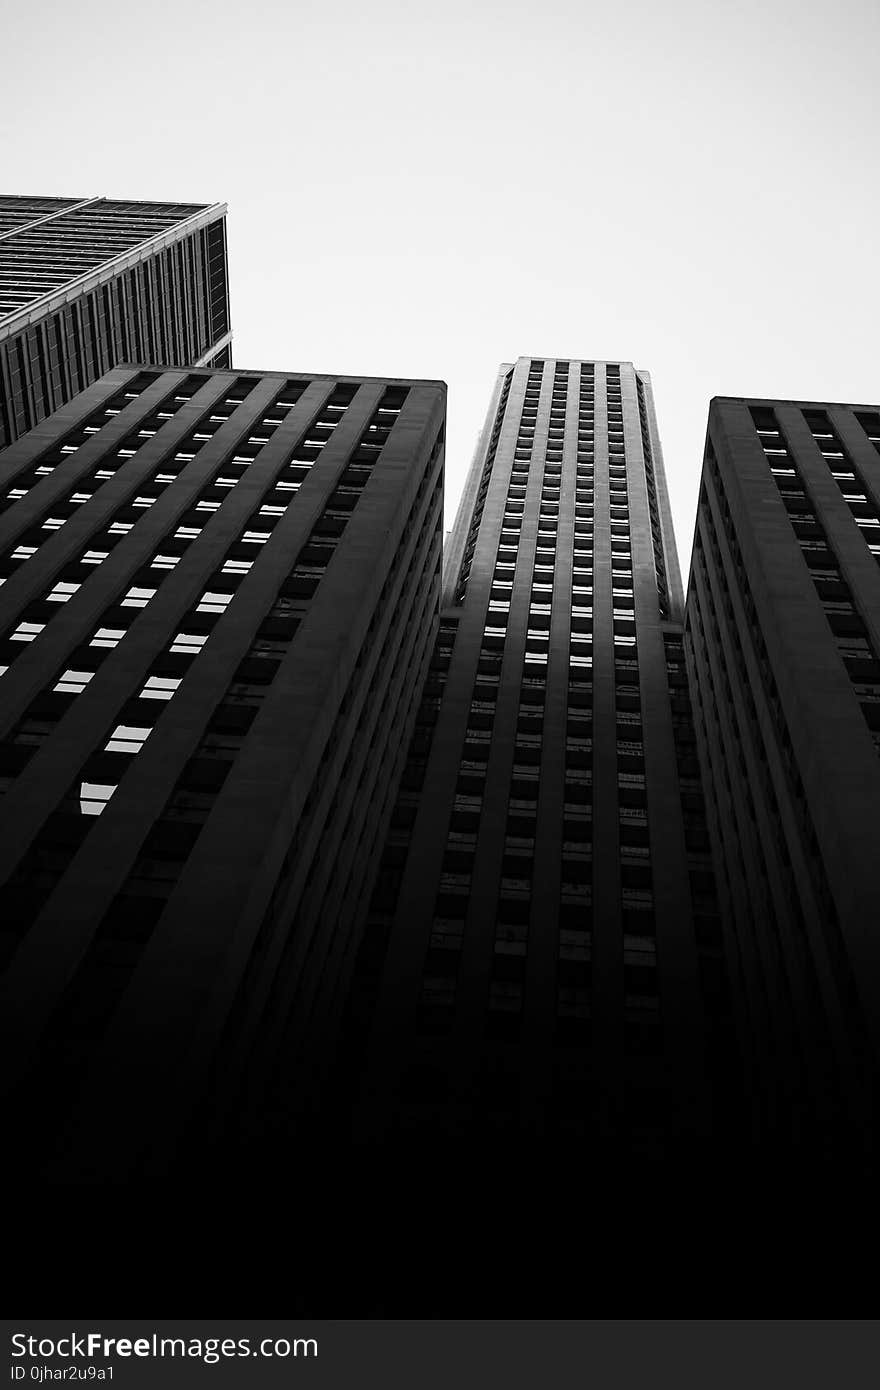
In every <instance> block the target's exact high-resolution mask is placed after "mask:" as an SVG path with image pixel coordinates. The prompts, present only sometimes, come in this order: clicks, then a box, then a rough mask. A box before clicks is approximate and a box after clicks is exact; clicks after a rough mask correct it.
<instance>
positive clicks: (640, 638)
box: [339, 358, 729, 1161]
mask: <svg viewBox="0 0 880 1390" xmlns="http://www.w3.org/2000/svg"><path fill="white" fill-rule="evenodd" d="M444 573H445V577H444V596H443V607H442V612H441V619H440V631H439V637H438V641H437V645H436V647H435V650H434V655H433V659H432V663H431V670H430V673H429V677H428V681H427V684H426V686H425V691H424V696H423V699H422V703H421V707H420V710H419V714H418V719H417V727H416V731H415V734H414V738H413V742H412V744H411V747H410V752H409V757H408V761H407V765H406V769H405V771H404V776H403V781H402V786H401V792H400V795H399V797H398V801H397V805H396V808H395V812H394V816H393V818H392V823H391V829H390V832H389V836H388V840H387V842H386V846H385V850H384V854H383V856H382V867H381V871H380V876H379V879H378V881H377V886H376V890H375V892H374V896H373V900H372V904H371V911H370V917H369V926H368V930H367V933H366V935H365V939H364V945H363V947H362V950H361V953H360V958H359V962H358V967H357V976H356V986H355V990H354V993H353V996H352V1002H351V1006H350V1009H349V1015H348V1019H347V1033H346V1037H347V1043H348V1048H349V1052H348V1053H347V1054H346V1056H345V1057H344V1059H343V1062H342V1063H341V1065H340V1068H339V1076H340V1084H341V1085H342V1086H345V1085H348V1087H349V1095H350V1097H351V1103H352V1105H353V1109H354V1116H355V1118H354V1122H353V1125H354V1129H353V1132H354V1136H355V1139H356V1140H357V1142H358V1143H363V1144H365V1145H367V1146H369V1145H370V1144H375V1145H376V1146H377V1148H378V1149H381V1148H382V1146H385V1147H386V1150H388V1151H390V1150H392V1149H393V1150H397V1149H399V1147H400V1145H402V1144H403V1145H405V1144H406V1143H408V1142H412V1143H414V1144H417V1145H418V1144H419V1143H421V1142H422V1141H424V1142H425V1144H426V1145H427V1146H428V1148H429V1149H431V1148H432V1147H433V1146H435V1145H436V1144H438V1143H440V1142H441V1140H442V1137H443V1136H448V1137H451V1138H452V1140H453V1142H455V1141H456V1140H462V1141H464V1142H465V1144H466V1146H467V1148H468V1152H470V1153H473V1152H474V1149H473V1147H472V1145H473V1143H474V1141H477V1142H480V1143H482V1142H484V1141H485V1142H488V1143H489V1144H492V1143H493V1142H494V1140H495V1139H499V1140H500V1141H501V1143H502V1147H504V1146H506V1145H507V1144H508V1140H509V1139H510V1137H511V1136H512V1135H515V1136H517V1138H518V1139H519V1140H527V1139H534V1140H535V1142H536V1144H537V1145H538V1146H539V1147H543V1148H544V1149H545V1150H546V1151H547V1152H551V1151H553V1152H556V1150H555V1149H553V1147H552V1146H553V1145H554V1144H556V1143H557V1142H558V1143H559V1144H561V1145H562V1151H566V1150H568V1148H569V1147H570V1146H571V1145H577V1144H578V1143H583V1144H585V1145H588V1146H589V1148H590V1151H591V1153H592V1154H593V1156H594V1157H595V1156H596V1155H597V1154H602V1155H604V1156H605V1157H607V1158H609V1159H614V1158H616V1157H623V1158H627V1157H630V1158H633V1159H634V1160H636V1161H638V1160H639V1159H640V1158H643V1157H646V1158H647V1157H651V1158H653V1157H656V1158H664V1157H669V1156H670V1155H671V1154H674V1153H676V1152H678V1151H679V1150H680V1149H681V1148H685V1149H687V1150H689V1151H690V1152H693V1151H694V1146H695V1145H699V1143H700V1142H701V1140H702V1139H706V1138H707V1137H708V1136H709V1134H710V1133H711V1131H712V1129H713V1126H714V1124H715V1119H714V1118H713V1113H712V1095H713V1088H714V1087H715V1086H716V1083H717V1079H718V1077H719V1075H720V1074H721V1072H722V1071H723V1069H724V1067H725V1065H726V1064H727V1061H728V1058H727V1056H726V1054H725V1052H724V1047H725V1037H726V1032H725V1029H726V1018H727V1014H726V1002H725V996H724V968H723V962H722V958H721V928H720V918H719V916H718V910H717V903H716V899H715V894H714V880H713V870H712V863H711V856H710V851H709V843H708V838H707V832H706V826H705V819H704V806H703V797H702V792H701V787H700V779H699V769H698V764H697V760H696V748H695V743H694V734H693V728H692V723H691V713H690V704H689V699H688V694H687V687H686V676H685V668H684V654H683V647H682V628H681V619H682V594H681V587H680V579H679V572H678V561H677V557H676V551H675V544H674V540H673V535H672V528H671V522H670V514H669V507H668V500H667V492H666V483H665V477H664V471H663V461H662V454H661V449H660V442H659V437H658V433H657V425H656V420H655V415H654V405H653V398H652V390H651V385H650V380H649V377H648V375H647V373H645V372H643V371H637V370H636V369H634V368H633V366H632V364H631V363H628V362H621V363H615V362H599V361H596V362H594V361H555V360H534V359H530V358H520V359H519V360H518V361H517V362H516V364H515V365H512V366H509V365H505V366H503V367H502V369H501V371H500V374H499V377H498V380H497V383H496V386H495V390H494V393H493V396H492V399H491V403H490V407H489V412H488V415H487V419H486V425H485V428H484V431H483V435H482V438H481V440H480V443H479V445H478V449H477V453H476V456H475V459H474V463H473V466H472V469H471V472H470V475H469V478H468V480H467V483H466V486H465V490H464V494H463V498H462V502H461V506H460V509H459V512H458V517H457V520H456V523H455V528H454V530H453V533H452V536H451V539H450V542H449V544H448V548H447V554H446V561H445V569H444ZM360 1059H363V1061H362V1064H361V1063H360ZM355 1078H356V1079H355ZM728 1109H729V1107H728ZM548 1145H549V1146H550V1147H549V1148H548V1147H547V1146H548ZM506 1151H509V1150H506ZM509 1152H512V1151H509Z"/></svg>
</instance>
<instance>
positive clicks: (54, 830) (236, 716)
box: [5, 387, 439, 911]
mask: <svg viewBox="0 0 880 1390" xmlns="http://www.w3.org/2000/svg"><path fill="white" fill-rule="evenodd" d="M355 390H356V388H354V387H352V388H350V389H348V388H347V394H348V399H349V400H350V399H351V398H352V397H353V394H354V392H355ZM399 395H400V388H393V389H392V391H391V392H386V395H385V397H383V400H382V402H380V406H379V409H378V410H377V412H376V414H375V415H374V417H373V419H372V420H371V422H370V424H369V425H368V426H367V428H366V430H365V431H364V434H363V436H362V440H361V444H360V445H358V446H357V447H356V449H355V451H354V454H353V457H354V456H356V455H357V454H358V452H359V450H360V448H361V447H362V446H363V441H364V440H365V439H368V440H369V441H370V446H369V447H370V448H371V449H376V448H377V440H378V438H379V437H380V436H381V438H382V440H383V442H384V439H385V438H386V437H387V434H388V431H389V429H390V421H391V420H392V419H394V418H396V415H397V413H398V412H399V409H400V405H399V404H398V398H399ZM392 396H393V398H394V399H393V401H392V400H391V397H392ZM378 447H379V448H381V444H380V445H379V446H378ZM438 447H439V446H438ZM377 452H378V450H377ZM376 456H377V453H374V454H372V455H371V459H372V460H375V458H376ZM361 486H363V483H362V484H361ZM334 504H335V494H333V495H331V498H330V500H329V503H328V506H327V507H326V508H325V512H324V514H322V517H321V518H320V519H319V521H318V523H317V524H316V528H315V533H318V532H319V529H320V527H321V526H322V522H323V521H324V520H325V519H326V518H327V516H328V514H331V517H330V519H331V520H332V521H333V524H334V531H335V535H334V537H333V538H334V540H336V541H338V534H339V533H338V531H337V530H336V527H337V525H338V519H337V518H335V517H333V516H332V513H333V512H334V510H335V505H334ZM350 510H351V509H350V508H349V509H348V510H347V511H346V514H345V517H344V519H343V520H342V523H341V524H342V526H343V527H344V525H345V523H346V521H347V519H348V516H349V515H350ZM277 520H278V518H271V519H269V520H267V522H266V523H265V524H267V525H269V526H270V529H271V526H273V525H274V524H275V522H276V521H277ZM315 533H313V536H312V537H311V538H310V540H309V542H307V543H306V545H305V546H304V547H303V549H302V550H301V551H300V553H299V556H298V558H297V561H296V562H295V564H294V567H293V569H292V571H291V573H290V574H289V575H288V577H287V579H285V581H284V582H283V584H282V585H281V587H280V589H279V591H278V593H277V594H276V596H275V599H274V602H273V604H272V605H271V607H270V609H269V610H268V611H267V613H266V614H265V616H264V619H263V622H262V624H261V626H260V628H259V629H258V631H257V635H256V638H255V641H254V642H253V644H252V646H251V648H250V650H249V651H248V652H247V654H246V656H245V658H244V659H243V660H242V662H241V663H240V665H239V667H238V668H237V671H236V673H235V677H234V679H233V682H232V684H231V686H230V690H229V692H227V694H228V696H229V699H228V700H227V701H225V702H223V705H224V707H223V710H222V719H221V721H220V727H217V728H209V730H208V731H207V732H206V734H205V737H204V739H203V743H202V746H201V747H200V749H199V750H198V752H197V754H196V756H195V757H194V758H193V759H192V760H191V765H190V769H189V773H188V775H189V778H190V785H189V786H188V790H194V791H197V792H198V791H204V792H208V793H216V791H217V790H218V789H219V787H220V786H221V785H222V781H223V780H224V779H225V775H226V773H227V772H228V770H229V762H228V759H227V755H228V753H229V750H230V748H235V747H238V746H240V743H241V740H242V739H243V737H244V734H245V733H246V732H247V730H248V729H249V727H250V724H251V722H252V720H253V718H254V715H255V713H256V706H257V705H258V704H259V703H260V702H261V701H262V700H263V698H264V696H265V693H266V688H267V687H268V686H269V685H270V684H271V682H272V680H273V679H274V677H275V675H276V674H277V672H278V670H279V668H280V665H281V660H282V658H283V655H284V654H285V652H286V650H287V648H288V645H289V643H290V642H291V640H292V639H293V636H294V635H295V632H296V630H297V628H298V626H299V624H300V622H301V620H302V615H303V612H304V611H305V607H306V606H307V601H308V598H309V597H311V595H312V594H313V593H314V589H315V587H316V584H317V578H318V577H319V576H315V575H312V574H310V575H309V593H308V594H307V595H305V596H304V595H303V594H302V593H301V592H300V587H299V586H300V584H301V578H300V576H299V575H298V569H299V568H300V567H301V563H302V556H303V555H304V554H307V555H310V556H311V552H310V550H309V546H310V545H311V544H312V542H313V539H314V534H315ZM246 534H247V532H245V535H246ZM229 558H230V557H227V563H229ZM311 558H314V557H311ZM327 560H328V562H329V557H327ZM311 568H314V566H312V567H311ZM242 577H243V576H241V575H239V574H235V575H227V576H226V578H225V581H224V582H225V583H227V584H231V585H232V586H233V592H234V589H235V588H237V586H238V583H239V582H240V579H241V578H242ZM290 584H293V585H294V592H292V593H291V592H289V588H288V586H289V585H290ZM205 597H211V598H215V597H217V595H214V594H210V595H207V594H206V596H205ZM228 597H229V598H230V599H231V597H232V594H230V595H229V596H228ZM225 607H226V604H223V605H218V604H216V603H213V602H208V603H205V602H204V599H203V601H202V603H200V604H199V605H198V606H197V608H196V609H195V610H194V611H192V612H190V613H189V614H187V615H186V616H185V618H184V619H183V623H182V628H183V630H182V631H181V632H179V633H178V634H177V637H176V639H175V640H174V642H173V643H172V644H171V647H170V649H169V651H168V652H167V653H165V654H163V655H162V656H161V657H160V658H159V659H158V660H157V662H156V663H155V664H154V668H153V670H152V672H151V673H150V677H149V679H148V681H147V683H146V685H145V687H144V689H143V690H142V691H141V692H140V694H139V696H138V697H136V698H135V699H134V700H132V701H129V702H128V704H127V705H126V706H125V707H124V709H123V710H122V711H121V712H120V715H119V716H118V722H114V725H113V726H112V727H111V730H110V731H109V733H108V736H107V739H106V741H104V742H102V746H101V748H100V749H99V750H96V751H95V752H94V753H93V755H92V757H91V758H89V759H88V760H87V761H86V762H85V764H84V765H83V767H82V769H81V772H80V774H79V775H78V777H77V778H76V779H75V781H74V783H73V784H72V786H71V787H70V789H69V790H68V793H67V796H66V798H65V800H64V803H63V804H62V806H61V807H60V808H59V809H58V811H57V812H56V813H55V815H54V817H50V821H49V823H48V825H47V827H46V828H45V829H44V832H42V833H41V836H38V837H37V839H36V840H35V842H34V845H33V846H32V852H31V853H32V854H33V853H36V854H37V856H39V853H40V850H41V845H42V839H44V838H46V836H48V839H49V842H50V843H52V842H54V840H55V839H56V838H57V836H58V833H59V826H58V825H55V824H54V822H55V821H60V822H61V823H62V824H61V826H60V829H61V830H63V832H64V835H65V836H66V837H67V838H68V839H69V840H71V841H73V843H74V845H77V844H78V843H80V842H81V841H82V839H83V838H84V836H85V834H86V833H87V832H88V829H89V827H90V825H91V824H92V819H93V818H94V817H95V816H96V815H100V814H101V813H102V812H103V810H104V809H105V808H106V806H107V803H108V802H109V800H110V798H111V797H112V796H113V794H114V792H115V791H116V789H117V787H118V785H119V782H120V780H121V778H122V776H123V775H124V773H125V771H126V770H127V768H128V766H129V765H130V763H131V761H132V759H133V758H134V757H135V756H136V755H137V753H138V752H139V751H140V749H141V748H142V747H143V745H144V743H145V742H146V740H147V738H148V737H149V735H150V734H151V732H152V730H153V728H154V727H155V725H156V723H157V721H158V718H159V717H160V715H161V713H162V710H163V709H164V708H165V705H166V704H167V702H168V700H169V699H171V698H173V696H174V695H175V693H176V691H177V689H178V688H179V686H180V684H181V681H182V679H183V676H184V675H185V673H186V670H187V669H188V667H189V665H190V664H191V662H192V661H193V660H194V659H195V657H196V656H197V655H198V654H199V653H200V652H201V651H202V650H203V649H204V646H205V644H206V642H207V641H208V638H209V636H210V633H211V631H212V630H213V628H214V627H215V626H216V623H217V621H218V620H219V617H220V612H219V611H218V608H220V610H221V611H225ZM121 612H122V610H120V613H121ZM133 616H136V610H135V612H134V615H133ZM124 635H125V628H120V629H119V630H117V629H112V628H109V627H106V626H100V627H99V628H98V630H97V633H96V634H95V638H93V640H92V643H90V644H89V647H90V648H92V647H95V648H97V650H98V651H101V652H102V653H103V651H104V649H105V648H112V647H114V646H115V645H117V643H118V642H119V641H120V640H122V638H123V637H124ZM95 660H96V653H95V652H92V653H91V660H90V663H89V665H88V666H87V665H86V662H87V661H89V657H88V656H85V657H84V659H83V660H81V661H79V662H77V663H76V666H75V668H73V669H68V670H67V671H66V672H64V673H63V674H62V675H61V676H60V678H59V679H58V681H57V682H56V683H55V684H54V686H53V689H52V691H51V692H49V691H46V692H43V694H42V696H40V697H38V698H37V701H35V702H34V705H35V706H36V708H34V707H33V706H32V708H31V709H30V710H29V711H28V713H27V714H26V716H25V718H24V719H23V720H21V721H20V723H19V725H18V727H17V728H16V730H14V731H13V735H12V737H11V739H10V740H9V741H8V742H7V744H6V749H5V751H6V754H7V757H9V758H11V759H12V766H11V767H10V770H9V778H10V780H11V778H12V777H13V776H14V775H15V774H16V773H17V772H18V771H20V768H21V766H23V765H24V763H25V762H26V761H27V760H28V759H29V757H30V756H31V755H32V753H33V752H34V751H35V748H34V746H33V744H32V743H28V742H27V741H26V740H28V738H33V737H37V738H39V740H40V741H41V742H42V741H43V739H44V738H45V737H46V736H47V735H48V734H50V733H51V732H52V731H53V730H54V727H55V725H56V723H57V721H58V720H59V719H60V718H61V717H62V716H63V714H64V713H65V712H66V709H67V707H68V705H69V703H70V702H71V701H72V700H74V699H76V698H77V695H78V694H79V693H81V692H82V691H83V690H85V689H86V686H87V685H88V682H89V680H90V679H91V677H92V675H93V673H94V671H93V669H92V668H94V663H95ZM59 686H61V687H62V689H60V690H59V688H58V687H59ZM50 705H51V709H50V708H49V706H50ZM47 715H49V716H51V717H49V718H47ZM215 722H216V721H215ZM35 725H36V727H34V726H35ZM200 779H201V782H200ZM77 813H78V814H77ZM18 877H19V878H20V879H22V880H23V882H25V883H26V880H27V864H26V862H25V864H24V867H23V868H22V867H21V866H20V871H19V874H18ZM50 886H51V884H49V885H47V888H48V887H50ZM27 896H28V895H27V894H25V897H26V898H27ZM27 908H28V910H29V911H32V910H33V904H32V903H30V902H29V901H28V903H27Z"/></svg>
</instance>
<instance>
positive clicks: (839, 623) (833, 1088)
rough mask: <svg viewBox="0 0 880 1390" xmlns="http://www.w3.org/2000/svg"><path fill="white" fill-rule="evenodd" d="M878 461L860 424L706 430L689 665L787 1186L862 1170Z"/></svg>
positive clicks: (871, 1023)
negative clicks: (807, 1169)
mask: <svg viewBox="0 0 880 1390" xmlns="http://www.w3.org/2000/svg"><path fill="white" fill-rule="evenodd" d="M878 451H880V412H878V409H877V407H876V406H864V407H860V406H851V405H835V404H830V403H827V402H825V403H822V402H802V401H768V400H751V399H749V400H746V399H737V398H727V397H721V398H718V399H716V400H714V401H713V402H712V405H711V408H710V412H709V426H708V436H707V441H706V453H705V461H704V466H703V478H702V484H701V488H700V501H699V509H698V516H697V528H696V537H695V542H694V555H693V563H692V569H691V576H690V587H689V593H688V602H687V621H686V630H685V636H686V645H687V659H688V667H689V671H690V675H691V687H692V691H693V695H694V702H695V710H696V715H697V730H698V736H699V743H700V755H701V759H702V761H703V765H704V770H705V774H706V779H705V780H706V788H707V795H708V802H709V819H710V826H711V830H712V835H713V838H714V839H715V840H716V841H717V844H718V846H719V849H720V862H721V864H722V866H723V871H722V873H721V876H720V884H719V888H720V890H721V898H722V904H723V908H724V916H725V919H726V920H725V933H726V936H727V946H728V955H729V958H730V961H731V970H732V975H731V983H732V985H733V995H734V997H735V999H736V1001H737V1011H736V1012H737V1022H738V1027H739V1032H740V1038H741V1047H742V1052H743V1057H744V1059H745V1062H746V1065H747V1069H748V1089H749V1092H750V1095H751V1096H752V1100H753V1105H752V1115H751V1125H752V1143H753V1146H757V1145H758V1144H760V1145H761V1147H762V1151H763V1152H764V1153H769V1152H771V1151H773V1152H775V1153H776V1154H777V1155H778V1156H779V1158H780V1160H781V1161H783V1162H785V1163H786V1171H787V1172H788V1174H789V1180H790V1178H791V1177H793V1176H794V1175H795V1174H796V1173H797V1172H798V1171H800V1169H801V1166H802V1164H803V1161H804V1160H806V1159H809V1160H810V1161H813V1160H819V1161H820V1162H826V1161H831V1162H837V1161H843V1162H845V1163H846V1166H847V1171H848V1172H849V1173H850V1175H851V1176H853V1177H854V1176H855V1175H856V1172H857V1169H858V1166H859V1164H862V1165H866V1164H870V1162H871V1159H872V1155H873V1161H874V1162H876V1157H877V1149H876V1141H875V1137H874V1135H875V1133H876V1114H877V1081H876V1076H877V1057H878V1042H880V1036H878V1035H880V933H878V926H880V912H878V901H880V895H878V889H877V865H878V863H880V816H878V807H880V763H878V751H880V460H878V457H877V455H878ZM792 1153H795V1154H796V1155H797V1158H798V1163H797V1165H795V1164H792V1163H791V1162H790V1161H788V1160H789V1159H790V1157H791V1155H792Z"/></svg>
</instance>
